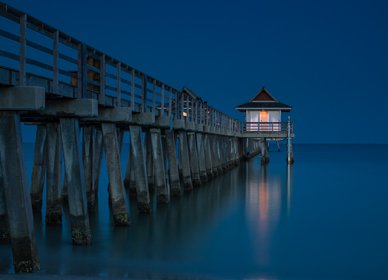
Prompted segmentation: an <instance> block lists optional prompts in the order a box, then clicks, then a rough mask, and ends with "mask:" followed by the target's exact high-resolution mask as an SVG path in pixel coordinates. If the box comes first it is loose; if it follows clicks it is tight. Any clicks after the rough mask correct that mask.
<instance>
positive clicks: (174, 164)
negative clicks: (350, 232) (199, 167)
mask: <svg viewBox="0 0 388 280" xmlns="http://www.w3.org/2000/svg"><path fill="white" fill-rule="evenodd" d="M174 134H175V133H174V131H173V130H166V146H167V158H168V177H169V180H170V190H171V195H172V196H180V195H182V189H181V183H180V180H179V171H178V161H177V155H176V142H175V135H174Z"/></svg>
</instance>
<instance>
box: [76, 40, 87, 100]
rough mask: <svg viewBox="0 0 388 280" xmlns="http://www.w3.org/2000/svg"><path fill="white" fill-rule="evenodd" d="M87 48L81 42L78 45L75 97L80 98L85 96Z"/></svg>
mask: <svg viewBox="0 0 388 280" xmlns="http://www.w3.org/2000/svg"><path fill="white" fill-rule="evenodd" d="M86 56H87V49H86V46H85V45H84V44H82V43H80V44H79V45H78V72H77V81H78V94H77V96H76V97H78V98H82V97H86V91H87V61H86V59H87V57H86Z"/></svg>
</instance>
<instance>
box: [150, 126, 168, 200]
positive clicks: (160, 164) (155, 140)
mask: <svg viewBox="0 0 388 280" xmlns="http://www.w3.org/2000/svg"><path fill="white" fill-rule="evenodd" d="M150 134H151V142H152V143H151V144H152V161H153V163H154V172H155V187H156V192H157V193H156V196H157V200H158V202H160V203H168V202H169V200H170V190H169V188H168V184H167V180H166V171H165V168H164V163H165V161H164V154H163V147H162V136H161V131H160V129H156V128H153V129H150Z"/></svg>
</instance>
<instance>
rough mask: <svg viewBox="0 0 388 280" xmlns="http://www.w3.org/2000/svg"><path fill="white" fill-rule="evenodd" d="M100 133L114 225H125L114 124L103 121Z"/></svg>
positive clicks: (122, 187) (125, 215)
mask: <svg viewBox="0 0 388 280" xmlns="http://www.w3.org/2000/svg"><path fill="white" fill-rule="evenodd" d="M102 133H103V136H104V147H105V156H106V164H107V167H108V175H109V186H110V190H109V191H110V195H109V197H110V202H111V206H112V212H113V221H114V223H115V225H119V226H125V225H128V224H129V218H128V209H127V206H126V205H125V192H124V184H123V180H122V175H121V166H120V148H119V141H118V139H117V131H116V125H115V124H114V123H103V124H102Z"/></svg>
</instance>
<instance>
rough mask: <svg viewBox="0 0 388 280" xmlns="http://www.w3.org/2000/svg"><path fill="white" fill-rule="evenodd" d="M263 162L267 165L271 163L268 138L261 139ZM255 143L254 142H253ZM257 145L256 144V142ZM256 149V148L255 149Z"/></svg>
mask: <svg viewBox="0 0 388 280" xmlns="http://www.w3.org/2000/svg"><path fill="white" fill-rule="evenodd" d="M260 141H261V164H262V165H266V164H268V163H269V154H268V143H267V139H265V138H264V139H261V140H260ZM253 144H254V143H253ZM254 145H255V144H254ZM254 148H255V146H254ZM255 150H256V149H254V151H255Z"/></svg>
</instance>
